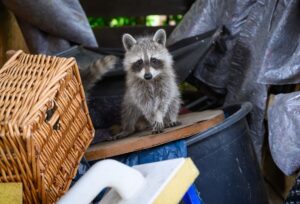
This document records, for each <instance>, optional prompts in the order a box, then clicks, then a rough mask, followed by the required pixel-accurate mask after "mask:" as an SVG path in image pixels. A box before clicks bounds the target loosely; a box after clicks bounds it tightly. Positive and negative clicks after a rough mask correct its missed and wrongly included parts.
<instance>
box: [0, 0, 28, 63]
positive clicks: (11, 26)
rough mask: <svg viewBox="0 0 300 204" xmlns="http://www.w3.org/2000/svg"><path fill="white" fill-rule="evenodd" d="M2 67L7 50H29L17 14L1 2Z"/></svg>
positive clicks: (0, 47)
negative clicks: (16, 17)
mask: <svg viewBox="0 0 300 204" xmlns="http://www.w3.org/2000/svg"><path fill="white" fill-rule="evenodd" d="M0 19H1V21H0V68H1V67H2V66H3V64H4V63H5V62H6V60H7V57H6V51H7V50H24V51H28V48H27V46H26V43H25V40H24V38H23V35H22V32H21V30H20V28H19V25H18V23H17V21H16V19H15V16H14V15H13V14H12V13H11V12H9V11H8V10H7V9H6V8H5V7H4V6H3V4H2V3H1V2H0Z"/></svg>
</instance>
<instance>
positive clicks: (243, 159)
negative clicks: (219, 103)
mask: <svg viewBox="0 0 300 204" xmlns="http://www.w3.org/2000/svg"><path fill="white" fill-rule="evenodd" d="M251 109H252V105H251V104H250V103H248V102H246V103H244V104H242V105H232V106H228V107H226V108H224V109H223V110H224V114H225V117H226V118H225V120H224V122H222V123H221V124H219V125H217V126H215V127H213V128H211V129H209V130H207V131H205V132H203V133H201V134H199V135H196V136H193V137H191V138H189V139H188V140H187V141H186V142H187V146H188V156H189V157H191V158H192V159H193V161H194V162H195V164H196V166H197V167H198V169H199V170H200V176H199V177H198V178H197V180H196V183H195V184H196V186H197V189H198V190H199V192H200V195H201V198H202V199H203V202H204V203H206V204H236V203H237V204H248V203H249V204H250V203H251V204H266V203H268V199H267V194H266V190H265V186H264V185H265V184H264V181H263V178H262V175H261V173H260V169H259V165H258V162H257V159H256V155H255V152H254V148H253V145H252V141H251V138H250V136H249V133H248V124H247V120H246V116H247V114H248V113H249V112H250V110H251Z"/></svg>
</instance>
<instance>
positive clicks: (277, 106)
mask: <svg viewBox="0 0 300 204" xmlns="http://www.w3.org/2000/svg"><path fill="white" fill-rule="evenodd" d="M268 121H269V143H270V150H271V154H272V157H273V159H274V161H275V163H276V164H277V166H278V167H279V168H280V169H281V170H282V171H283V172H284V173H285V174H286V175H291V174H293V173H295V172H296V171H297V170H299V168H300V140H299V137H300V92H294V93H289V94H279V95H276V96H275V98H274V101H273V104H272V105H271V107H270V109H269V110H268Z"/></svg>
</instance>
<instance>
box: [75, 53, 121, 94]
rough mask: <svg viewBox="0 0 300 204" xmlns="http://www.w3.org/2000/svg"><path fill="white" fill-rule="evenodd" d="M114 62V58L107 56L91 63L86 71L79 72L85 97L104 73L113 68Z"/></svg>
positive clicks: (115, 59) (115, 58)
mask: <svg viewBox="0 0 300 204" xmlns="http://www.w3.org/2000/svg"><path fill="white" fill-rule="evenodd" d="M116 62H117V57H116V56H114V55H107V56H104V57H101V58H99V59H97V60H96V61H94V62H92V63H91V64H90V65H89V66H88V67H87V68H86V69H82V70H80V76H81V80H82V84H83V87H84V91H85V93H86V95H88V91H89V90H90V89H91V88H92V87H93V86H94V85H95V84H96V82H97V81H99V80H101V78H102V77H103V75H104V74H105V73H106V72H108V71H109V70H111V69H113V68H114V66H115V64H116Z"/></svg>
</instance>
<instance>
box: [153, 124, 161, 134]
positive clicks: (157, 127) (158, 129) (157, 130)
mask: <svg viewBox="0 0 300 204" xmlns="http://www.w3.org/2000/svg"><path fill="white" fill-rule="evenodd" d="M163 130H164V123H163V122H157V121H155V122H154V124H153V127H152V134H158V133H162V132H163Z"/></svg>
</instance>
